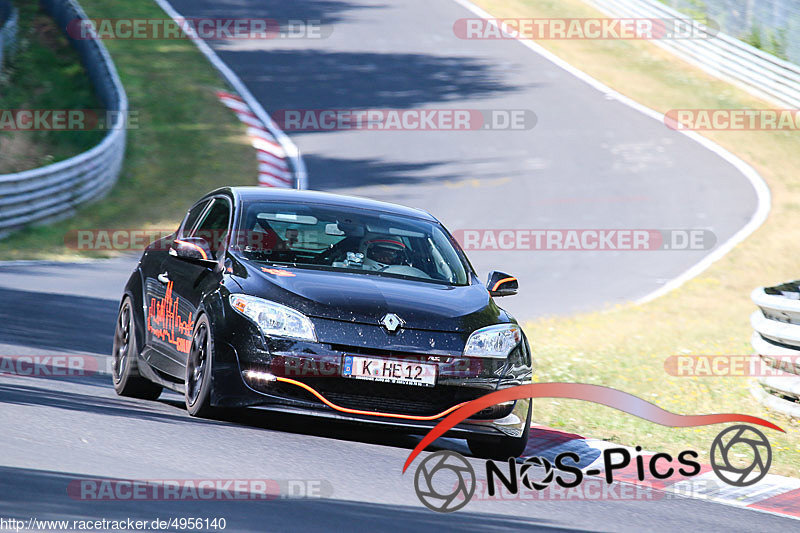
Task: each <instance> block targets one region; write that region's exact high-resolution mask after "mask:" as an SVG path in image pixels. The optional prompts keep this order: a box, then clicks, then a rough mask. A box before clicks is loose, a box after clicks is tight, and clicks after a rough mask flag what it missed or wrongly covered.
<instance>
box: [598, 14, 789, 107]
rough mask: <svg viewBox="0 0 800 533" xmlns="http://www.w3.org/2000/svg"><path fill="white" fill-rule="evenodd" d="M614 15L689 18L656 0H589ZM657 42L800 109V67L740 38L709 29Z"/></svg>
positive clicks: (764, 95)
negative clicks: (681, 37)
mask: <svg viewBox="0 0 800 533" xmlns="http://www.w3.org/2000/svg"><path fill="white" fill-rule="evenodd" d="M586 2H587V3H589V4H591V5H593V6H595V7H597V8H598V9H600V10H601V11H603V12H604V13H606V14H607V15H609V16H613V17H625V18H656V19H687V18H688V16H687V15H685V14H683V13H680V12H678V11H675V10H674V9H672V8H670V7H667V6H665V5H664V4H661V3H660V2H658V1H656V0H586ZM653 42H654V43H655V44H657V45H658V46H660V47H662V48H664V49H665V50H668V51H670V52H672V53H673V54H675V55H676V56H678V57H680V58H682V59H684V60H685V61H688V62H690V63H692V64H694V65H696V66H698V67H700V68H702V69H703V70H705V71H706V72H708V73H710V74H712V75H714V76H717V77H719V78H722V79H724V80H726V81H729V82H732V83H735V84H737V85H739V86H741V87H742V88H743V89H745V90H747V91H748V92H750V93H751V94H753V95H755V96H758V97H760V98H764V99H766V100H769V101H771V102H773V103H775V104H778V105H780V106H785V107H789V108H794V109H797V108H800V66H798V65H795V64H793V63H789V62H788V61H784V60H782V59H779V58H777V57H775V56H773V55H771V54H768V53H766V52H762V51H761V50H759V49H758V48H755V47H753V46H750V45H748V44H746V43H744V42H742V41H740V40H738V39H735V38H733V37H730V36H728V35H725V34H724V33H714V32H709V31H702V30H701V31H699V32H698V34H697V35H696V36H695V37H694V38H683V39H678V38H676V39H655V40H653Z"/></svg>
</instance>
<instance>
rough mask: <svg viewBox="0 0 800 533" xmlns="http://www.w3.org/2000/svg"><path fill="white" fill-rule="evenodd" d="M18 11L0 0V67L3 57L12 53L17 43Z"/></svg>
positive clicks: (3, 0) (0, 66)
mask: <svg viewBox="0 0 800 533" xmlns="http://www.w3.org/2000/svg"><path fill="white" fill-rule="evenodd" d="M18 18H19V13H18V12H17V10H16V9H15V8H14V6H12V5H11V4H10V3H8V2H7V1H6V0H0V68H2V67H3V59H4V58H5V57H8V56H9V55H11V54H13V53H14V49H15V48H16V44H17V21H18Z"/></svg>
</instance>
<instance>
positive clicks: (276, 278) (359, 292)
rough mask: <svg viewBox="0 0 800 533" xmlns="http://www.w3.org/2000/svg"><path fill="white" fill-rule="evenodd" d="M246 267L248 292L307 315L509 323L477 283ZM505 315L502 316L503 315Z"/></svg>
mask: <svg viewBox="0 0 800 533" xmlns="http://www.w3.org/2000/svg"><path fill="white" fill-rule="evenodd" d="M256 265H257V264H252V263H251V264H248V265H247V268H246V270H247V274H246V277H245V279H239V280H237V281H238V282H239V284H240V285H241V286H242V289H243V290H244V292H246V293H247V294H251V295H253V296H258V297H260V298H265V299H268V300H272V301H276V302H278V303H281V304H283V305H287V306H289V307H292V308H294V309H297V310H298V311H300V312H301V313H303V314H305V315H307V316H309V317H317V318H327V319H331V320H340V321H345V322H357V323H361V324H370V325H378V324H380V320H381V319H382V318H383V317H384V316H385V315H386V314H387V313H394V314H395V315H397V316H398V317H400V319H401V320H402V321H403V328H405V329H423V330H431V331H464V332H471V331H474V330H475V329H477V328H480V327H483V326H486V325H490V324H496V323H498V322H503V321H507V318H506V317H505V314H504V313H503V311H502V310H501V309H500V308H499V307H497V305H495V303H494V302H493V301H492V299H491V298H490V297H489V293H488V291H487V290H486V288H485V287H483V286H482V285H480V284H478V283H473V284H471V285H467V286H450V285H442V284H438V283H428V282H424V281H413V280H408V279H397V278H390V277H386V276H378V275H370V274H359V273H348V272H330V271H322V270H312V269H302V268H270V267H264V268H261V266H260V265H258V266H256ZM501 318H502V319H501Z"/></svg>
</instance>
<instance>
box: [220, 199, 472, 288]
mask: <svg viewBox="0 0 800 533" xmlns="http://www.w3.org/2000/svg"><path fill="white" fill-rule="evenodd" d="M240 217H241V218H240V220H239V224H238V228H239V231H238V232H237V236H236V239H235V240H234V241H235V242H234V243H233V246H234V249H236V250H238V251H240V252H241V253H242V254H243V255H244V256H245V257H246V258H247V259H250V260H254V261H264V262H268V263H271V264H284V265H287V264H288V265H292V266H296V267H305V268H318V269H325V270H341V271H347V272H358V273H364V274H373V275H385V276H391V277H401V278H411V279H416V280H425V281H431V282H438V283H446V284H451V285H465V284H467V281H468V276H467V269H466V267H465V265H464V263H463V262H462V260H461V258H460V256H459V254H458V252H457V251H456V249H455V248H454V246H453V243H452V242H451V241H450V239H449V238H448V236H447V235H446V234H445V232H444V231H442V228H441V227H440V226H439V225H438V224H435V223H431V222H427V221H424V220H418V219H415V218H411V217H403V216H397V215H389V214H382V213H378V212H374V211H365V210H353V209H348V210H344V209H341V208H336V207H331V206H324V205H308V204H288V203H276V202H259V203H250V204H245V205H244V206H243V209H242V212H241V215H240Z"/></svg>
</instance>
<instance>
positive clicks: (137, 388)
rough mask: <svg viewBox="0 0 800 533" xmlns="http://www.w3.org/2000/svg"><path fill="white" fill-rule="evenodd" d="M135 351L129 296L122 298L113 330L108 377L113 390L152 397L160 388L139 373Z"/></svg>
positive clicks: (136, 395) (154, 397)
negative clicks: (109, 373) (112, 384)
mask: <svg viewBox="0 0 800 533" xmlns="http://www.w3.org/2000/svg"><path fill="white" fill-rule="evenodd" d="M138 364H139V350H138V348H137V346H136V321H135V320H134V319H133V306H132V305H131V299H130V297H129V296H125V297H124V298H123V299H122V304H121V305H120V306H119V315H118V316H117V325H116V328H115V330H114V347H113V352H112V353H111V378H112V381H113V382H114V390H115V391H116V392H117V394H119V395H120V396H129V397H131V398H140V399H142V400H155V399H157V398H158V397H159V396H160V395H161V391H162V390H163V388H162V387H161V385H157V384H155V383H153V382H152V381H150V380H148V379H145V378H143V377H142V376H140V375H139V370H138Z"/></svg>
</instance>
